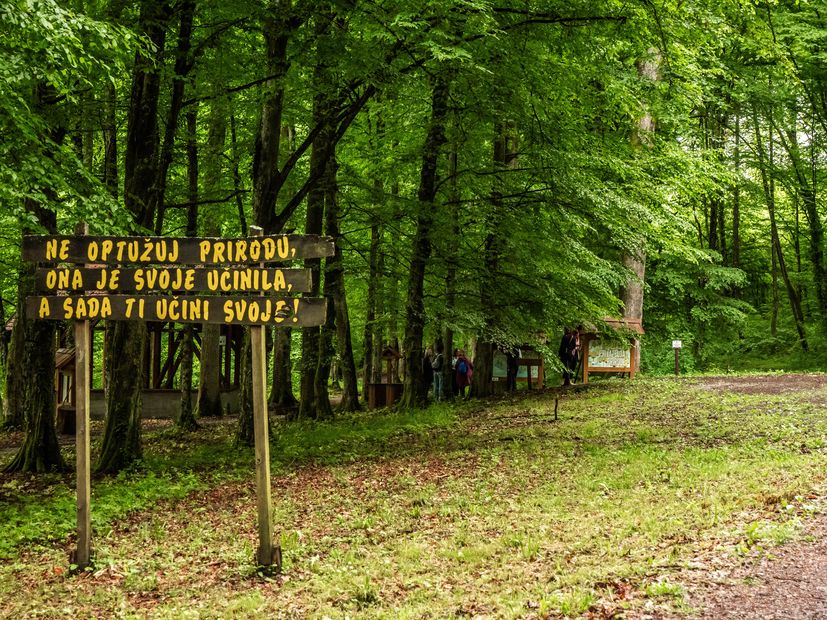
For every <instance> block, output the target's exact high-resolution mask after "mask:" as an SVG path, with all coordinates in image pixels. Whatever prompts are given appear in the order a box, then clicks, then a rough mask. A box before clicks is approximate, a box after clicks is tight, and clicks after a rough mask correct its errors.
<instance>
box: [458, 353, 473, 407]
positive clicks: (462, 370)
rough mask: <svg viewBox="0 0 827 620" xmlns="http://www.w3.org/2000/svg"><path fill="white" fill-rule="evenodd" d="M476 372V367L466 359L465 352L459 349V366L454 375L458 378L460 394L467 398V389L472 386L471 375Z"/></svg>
mask: <svg viewBox="0 0 827 620" xmlns="http://www.w3.org/2000/svg"><path fill="white" fill-rule="evenodd" d="M473 372H474V365H473V364H472V363H471V360H469V359H468V358H467V357H465V351H463V350H462V349H459V350H458V352H457V365H456V370H455V372H454V375H455V376H456V378H457V391H458V394H459V395H460V396H461V397H462V398H465V388H467V387H468V386H469V385H471V375H472V374H473Z"/></svg>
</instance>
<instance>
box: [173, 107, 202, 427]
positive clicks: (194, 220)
mask: <svg viewBox="0 0 827 620" xmlns="http://www.w3.org/2000/svg"><path fill="white" fill-rule="evenodd" d="M196 132H197V118H196V109H192V110H190V111H189V112H187V178H188V182H189V196H188V201H189V209H188V210H187V236H188V237H195V236H196V235H197V234H198V146H197V137H198V136H197V133H196ZM192 364H193V328H192V324H190V323H187V324H185V325H184V332H183V334H182V338H181V409H180V411H179V415H178V418H177V419H176V420H175V424H176V426H178V428H180V429H182V430H185V431H194V430H196V429H197V428H198V423H197V422H196V421H195V414H194V413H193V407H192Z"/></svg>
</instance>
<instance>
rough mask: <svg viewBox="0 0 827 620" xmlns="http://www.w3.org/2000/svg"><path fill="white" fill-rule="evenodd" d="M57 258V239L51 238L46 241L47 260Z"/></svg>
mask: <svg viewBox="0 0 827 620" xmlns="http://www.w3.org/2000/svg"><path fill="white" fill-rule="evenodd" d="M55 258H57V239H49V240H48V241H46V260H54V259H55Z"/></svg>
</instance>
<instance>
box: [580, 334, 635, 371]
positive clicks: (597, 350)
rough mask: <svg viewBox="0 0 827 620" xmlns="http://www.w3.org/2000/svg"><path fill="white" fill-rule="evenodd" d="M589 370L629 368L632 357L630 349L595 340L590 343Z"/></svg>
mask: <svg viewBox="0 0 827 620" xmlns="http://www.w3.org/2000/svg"><path fill="white" fill-rule="evenodd" d="M588 363H589V369H595V368H629V367H630V366H631V363H632V356H631V351H630V349H629V347H628V346H627V347H623V346H622V345H618V344H612V343H603V342H600V341H599V340H593V341H591V342H590V343H589V359H588Z"/></svg>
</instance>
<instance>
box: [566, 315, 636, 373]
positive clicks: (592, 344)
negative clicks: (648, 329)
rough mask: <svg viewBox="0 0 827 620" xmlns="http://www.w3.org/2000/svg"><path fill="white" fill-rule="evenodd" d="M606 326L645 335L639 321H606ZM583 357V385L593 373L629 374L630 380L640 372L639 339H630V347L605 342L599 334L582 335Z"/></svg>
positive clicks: (588, 333)
mask: <svg viewBox="0 0 827 620" xmlns="http://www.w3.org/2000/svg"><path fill="white" fill-rule="evenodd" d="M604 322H605V323H606V325H607V326H608V327H610V328H612V329H614V330H616V331H625V332H632V333H634V334H641V335H642V334H644V333H645V332H644V331H643V326H642V325H641V321H640V320H639V319H604ZM580 338H581V345H582V355H583V383H588V382H589V375H590V374H593V373H628V375H629V379H634V377H635V373H636V372H638V370H639V368H638V360H639V359H640V358H639V356H638V346H639V341H638V339H637V338H634V337H632V338H629V340H628V345H627V346H624V345H623V344H622V343H618V342H605V341H603V340H601V339H600V336H599V335H598V334H597V332H587V333H584V334H581V336H580Z"/></svg>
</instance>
